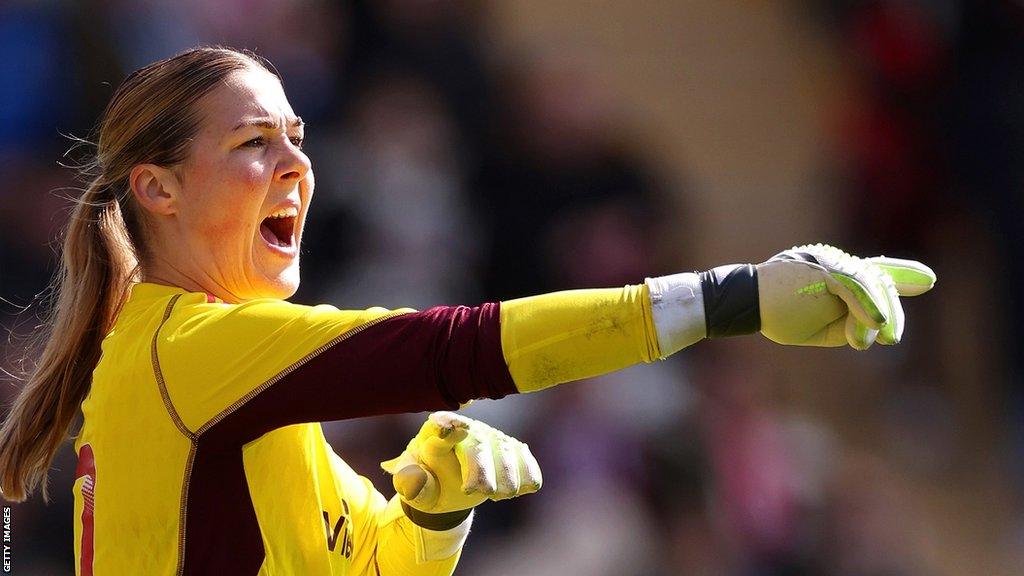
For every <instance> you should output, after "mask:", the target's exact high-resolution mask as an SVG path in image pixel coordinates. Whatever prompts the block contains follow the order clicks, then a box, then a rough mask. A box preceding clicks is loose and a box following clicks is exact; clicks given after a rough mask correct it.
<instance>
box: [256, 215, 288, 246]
mask: <svg viewBox="0 0 1024 576" xmlns="http://www.w3.org/2000/svg"><path fill="white" fill-rule="evenodd" d="M296 219H297V216H296V215H292V214H272V215H270V216H268V217H266V218H264V219H263V222H261V223H260V235H261V236H263V239H264V240H266V241H267V244H270V245H271V246H278V247H281V248H290V247H292V246H294V245H295V221H296Z"/></svg>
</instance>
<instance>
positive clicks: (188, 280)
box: [142, 257, 241, 303]
mask: <svg viewBox="0 0 1024 576" xmlns="http://www.w3.org/2000/svg"><path fill="white" fill-rule="evenodd" d="M142 281H143V282H150V283H153V284H162V285H164V286H175V287H178V288H183V289H185V290H188V291H189V292H205V293H207V294H212V295H214V296H216V297H217V298H220V299H221V300H223V301H225V302H230V303H238V302H241V299H240V298H238V297H237V296H235V295H234V294H233V293H231V291H230V290H227V289H225V288H224V287H223V286H221V285H220V284H219V283H218V282H216V281H214V280H213V279H212V278H210V277H209V276H208V275H206V274H192V273H189V272H187V271H184V270H181V269H179V268H178V267H176V266H175V265H174V263H173V262H170V261H168V260H166V259H163V258H159V257H157V258H154V259H153V262H151V263H148V264H147V265H146V266H144V267H143V269H142Z"/></svg>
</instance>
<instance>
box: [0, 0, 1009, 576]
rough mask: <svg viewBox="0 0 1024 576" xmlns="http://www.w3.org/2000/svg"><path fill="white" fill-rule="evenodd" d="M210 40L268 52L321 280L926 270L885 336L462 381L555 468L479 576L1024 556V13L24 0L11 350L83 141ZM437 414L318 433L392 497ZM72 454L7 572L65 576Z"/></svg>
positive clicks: (456, 295) (944, 565) (13, 20)
mask: <svg viewBox="0 0 1024 576" xmlns="http://www.w3.org/2000/svg"><path fill="white" fill-rule="evenodd" d="M201 43H219V44H225V45H230V46H235V47H245V48H250V49H254V50H256V51H258V52H259V53H260V54H262V55H264V56H266V57H268V58H269V59H270V60H271V61H272V62H273V63H274V64H275V65H276V66H277V68H278V69H279V70H280V72H281V74H282V75H283V77H284V82H285V88H286V91H287V93H288V95H289V98H290V100H291V103H292V105H293V107H294V108H295V110H296V111H297V112H298V113H299V114H301V115H302V117H303V118H304V119H305V120H306V122H307V123H308V129H307V132H306V135H307V140H306V141H307V143H308V145H307V151H308V153H309V156H310V157H311V158H312V159H313V163H314V166H315V170H316V173H317V192H316V201H315V203H314V205H313V210H312V211H311V213H310V216H309V222H308V225H307V230H308V231H307V236H306V239H305V242H304V244H303V249H302V259H303V284H302V288H301V291H300V293H299V294H298V295H297V296H296V297H295V299H294V300H295V301H298V302H303V303H320V302H326V303H331V304H335V305H337V306H339V307H343V308H362V307H366V306H370V305H382V306H386V307H401V306H413V307H421V308H422V307H428V306H430V305H433V304H442V303H445V304H457V303H466V304H475V303H479V302H482V301H486V300H495V299H504V298H510V297H516V296H523V295H529V294H534V293H538V292H542V291H548V290H555V289H562V288H575V287H599V286H618V285H624V284H627V283H638V282H641V281H642V280H643V278H644V277H645V276H653V275H658V274H666V273H671V272H677V271H685V270H695V269H706V268H709V267H712V266H714V265H718V264H722V263H729V262H759V261H762V260H764V259H767V258H768V257H770V256H771V255H772V254H774V253H775V252H777V251H779V250H782V249H785V248H788V247H790V246H792V245H794V244H800V243H806V242H817V241H821V242H830V243H835V244H837V245H839V246H842V247H844V248H846V249H848V250H850V251H853V252H855V253H861V254H878V253H884V254H886V255H889V256H902V257H913V258H918V259H921V260H923V261H925V262H927V263H929V264H930V265H931V266H932V267H933V268H934V269H935V270H936V272H937V273H938V276H939V279H940V280H939V284H938V288H937V289H936V290H935V291H934V292H933V293H930V294H928V295H927V296H924V297H921V298H918V299H914V300H908V301H906V302H905V305H906V308H907V313H908V317H909V319H910V321H909V324H908V328H907V330H906V334H905V337H904V342H903V343H902V344H901V345H900V346H898V347H896V348H886V349H883V348H881V347H875V348H872V349H871V350H870V351H868V352H861V353H858V352H854V351H852V350H845V349H836V350H825V349H800V348H784V347H779V346H775V345H772V344H771V343H770V342H767V341H766V340H764V339H763V338H759V337H749V338H740V339H733V340H719V341H712V342H704V343H701V344H699V345H697V346H694V347H693V348H692V349H689V350H686V351H684V352H682V353H680V354H678V355H677V356H676V357H673V358H671V359H670V360H668V361H665V362H661V363H658V364H655V365H650V366H641V367H636V368H633V369H629V370H626V371H623V372H621V373H617V374H614V375H611V376H608V377H604V378H600V379H595V380H592V381H585V382H580V383H574V384H569V385H565V386H562V387H559V388H558V389H554V390H550V391H547V392H544V393H542V394H536V395H532V396H524V397H514V398H508V399H505V400H502V401H500V402H478V403H476V404H474V405H473V406H472V407H470V409H469V410H468V412H469V414H470V415H473V416H475V417H478V418H482V419H485V420H486V421H488V422H490V423H492V424H494V425H495V426H498V427H499V428H502V429H504V430H505V431H507V432H509V433H511V434H513V435H516V436H519V437H520V438H523V439H525V440H526V441H527V442H529V443H530V445H531V446H532V447H533V449H534V451H535V453H536V454H537V456H538V458H539V460H540V462H541V465H542V467H543V469H544V472H545V486H544V489H543V490H542V491H541V492H540V493H539V494H537V495H535V496H530V497H528V498H522V499H518V500H516V501H513V502H510V503H501V504H486V505H484V506H483V507H481V509H480V510H479V511H478V515H477V520H476V523H475V527H474V531H473V534H472V536H471V538H470V540H469V543H468V545H467V547H466V550H465V553H464V556H463V560H462V563H461V564H460V568H459V569H458V573H459V574H464V575H467V576H500V575H507V574H533V575H539V576H545V575H552V576H554V575H558V576H603V575H609V576H611V575H616V576H674V575H691V574H692V575H723V576H748V575H749V576H760V575H839V576H916V575H928V576H930V575H940V576H941V575H986V576H988V575H997V576H998V575H1004V574H1007V575H1009V574H1024V350H1022V349H1021V348H1022V342H1024V339H1022V338H1021V337H1020V336H1019V335H1017V334H1016V333H1015V330H1016V327H1017V326H1022V325H1024V306H1022V299H1021V298H1020V297H1019V296H1018V294H1017V292H1019V290H1020V288H1019V287H1020V286H1022V285H1024V284H1022V283H1021V280H1022V279H1021V276H1022V270H1024V267H1022V266H1021V265H1020V264H1019V262H1020V261H1021V259H1022V249H1024V227H1022V226H1019V225H1018V224H1017V221H1018V220H1019V219H1021V218H1022V216H1024V207H1022V202H1021V200H1022V197H1024V196H1022V193H1024V3H1022V2H1020V0H873V1H872V0H863V1H856V0H776V1H768V2H749V1H741V0H640V1H633V2H625V1H622V0H618V1H613V0H587V1H582V0H577V1H572V2H570V1H565V2H551V1H545V0H493V1H486V0H477V1H455V0H380V1H376V2H364V1H352V2H330V1H327V0H274V1H271V0H219V1H217V2H207V1H205V0H109V1H96V0H79V1H72V0H64V1H61V0H28V1H16V0H7V1H5V2H3V3H0V54H2V55H3V57H2V58H0V78H2V79H3V82H2V83H0V181H2V182H3V186H2V189H0V222H2V223H3V225H2V226H0V297H2V298H3V299H4V301H5V302H4V304H3V309H2V315H0V325H2V329H3V335H4V337H3V339H2V342H0V347H2V352H3V354H4V360H3V367H4V368H5V369H6V370H8V371H10V372H13V373H17V372H18V370H21V369H23V368H24V367H25V364H24V360H26V359H25V358H24V355H25V353H24V345H25V337H26V335H27V334H29V333H31V331H32V329H33V327H34V326H35V325H36V324H37V323H38V319H37V318H38V313H39V309H38V306H39V303H38V301H37V298H36V295H37V294H38V293H40V292H41V291H42V290H43V289H44V287H45V286H46V284H47V282H48V280H49V278H50V275H51V274H52V272H53V270H54V265H55V263H56V261H57V260H56V258H57V251H58V246H59V244H58V243H56V242H55V239H56V238H58V235H59V231H60V228H61V226H62V224H63V223H64V221H65V219H66V216H67V214H68V206H69V200H68V198H69V197H74V195H75V193H76V189H75V187H76V186H80V183H78V182H76V180H75V174H74V171H73V170H70V169H68V168H64V167H62V166H61V165H60V163H61V162H62V161H66V158H64V156H63V155H64V153H65V151H66V150H67V149H68V148H69V147H71V144H72V142H71V140H69V139H68V138H66V137H65V135H74V136H79V137H86V138H87V137H89V136H90V135H91V129H92V127H93V124H94V122H95V121H96V119H97V117H98V115H99V113H100V111H101V110H102V107H103V105H104V104H105V103H106V101H107V100H108V99H109V97H110V95H111V93H112V91H113V88H114V87H115V86H116V85H117V84H118V82H119V81H120V80H121V79H122V78H123V77H124V76H125V75H126V74H127V73H128V72H130V71H131V70H133V69H135V68H137V67H139V66H141V65H144V64H146V63H148V62H151V61H153V60H156V59H160V58H164V57H167V56H170V55H172V54H174V53H176V52H177V51H179V50H181V49H184V48H187V47H190V46H193V45H196V44H201ZM27 360H28V361H29V364H28V365H29V366H30V365H31V364H30V362H31V358H28V359H27ZM18 386H19V385H18V382H17V381H16V380H13V379H12V378H10V377H7V378H5V380H4V382H3V383H0V395H2V396H3V398H2V399H3V402H4V405H7V404H8V403H9V402H10V399H11V398H12V397H13V395H14V394H15V393H16V391H17V390H18ZM422 417H423V416H422V415H411V416H408V417H402V418H374V419H365V420H358V421H352V422H344V423H332V424H326V425H325V429H326V431H327V433H328V437H329V439H330V440H331V442H332V444H333V445H334V446H335V448H336V450H337V451H338V452H339V453H340V454H341V455H342V456H343V457H344V458H345V459H346V460H347V461H348V462H349V463H350V464H352V465H353V467H355V468H356V469H357V470H358V471H360V472H361V473H363V474H366V475H367V476H368V477H370V478H371V479H372V480H373V481H374V482H375V483H376V484H377V486H378V488H379V489H380V490H381V491H382V492H384V493H385V494H386V495H390V494H392V493H393V490H392V489H391V487H390V481H389V479H388V478H387V477H386V476H385V475H384V474H383V473H382V472H381V471H380V469H379V467H378V465H377V463H378V462H379V461H380V460H382V459H385V458H390V457H391V456H393V455H395V454H397V453H398V452H399V451H400V450H401V449H402V447H403V446H404V444H405V443H406V441H407V439H408V438H409V437H410V436H411V434H413V433H414V432H415V430H416V429H417V428H418V426H419V424H420V422H421V421H422ZM74 468H75V455H74V454H73V451H72V450H71V448H70V445H68V447H67V448H66V449H65V450H64V451H63V452H62V453H61V454H60V456H59V457H58V458H57V461H56V463H55V467H54V469H53V470H52V472H51V492H52V502H51V503H50V504H49V505H44V504H43V503H42V501H41V498H40V497H39V496H38V495H37V496H36V497H34V498H33V499H32V500H31V501H30V502H28V503H25V504H19V505H15V506H14V510H13V520H14V530H15V532H14V561H15V564H14V573H17V574H27V575H44V574H47V575H48V574H69V573H72V570H73V563H72V550H73V548H72V522H73V518H72V508H71V506H72V498H71V485H72V481H73V479H72V473H73V471H74ZM141 553H145V552H144V551H140V554H141Z"/></svg>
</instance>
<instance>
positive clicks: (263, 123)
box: [231, 116, 306, 132]
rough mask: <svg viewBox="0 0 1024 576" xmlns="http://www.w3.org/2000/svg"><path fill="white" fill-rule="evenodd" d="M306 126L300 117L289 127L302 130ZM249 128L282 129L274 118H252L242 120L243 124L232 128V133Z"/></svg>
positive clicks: (289, 124) (290, 123) (293, 120)
mask: <svg viewBox="0 0 1024 576" xmlns="http://www.w3.org/2000/svg"><path fill="white" fill-rule="evenodd" d="M305 125H306V123H305V122H303V121H302V118H301V117H300V116H296V117H295V118H294V119H292V121H291V122H289V123H288V126H289V127H291V128H302V127H303V126H305ZM248 126H255V127H257V128H266V129H268V130H277V129H278V128H280V127H281V125H280V124H279V123H277V122H276V121H275V120H274V119H272V118H252V119H249V120H242V122H241V123H240V124H239V125H238V126H235V127H234V128H232V129H231V131H232V132H234V131H236V130H240V129H242V128H246V127H248Z"/></svg>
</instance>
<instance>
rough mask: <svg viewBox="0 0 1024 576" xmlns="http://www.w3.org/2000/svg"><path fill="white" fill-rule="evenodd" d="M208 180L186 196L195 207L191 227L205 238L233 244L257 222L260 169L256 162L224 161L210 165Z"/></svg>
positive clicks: (259, 204) (260, 197)
mask: <svg viewBox="0 0 1024 576" xmlns="http://www.w3.org/2000/svg"><path fill="white" fill-rule="evenodd" d="M206 174H207V178H206V180H205V181H206V182H207V183H208V184H207V185H205V186H197V187H196V193H195V194H193V195H191V197H190V198H188V200H189V202H190V204H193V205H194V206H196V207H198V208H199V210H198V213H197V214H196V218H195V220H194V224H195V229H196V231H197V232H199V233H200V235H201V236H203V240H205V241H213V242H217V243H218V244H221V245H223V244H235V245H237V242H232V240H238V241H240V240H245V239H247V237H248V236H251V235H252V234H253V233H254V232H255V230H256V227H257V225H258V223H257V222H256V219H257V218H258V217H259V213H260V209H261V207H262V204H263V199H264V198H263V197H264V194H263V193H262V192H261V190H262V189H263V188H264V186H263V170H262V167H261V166H260V165H259V164H255V163H248V164H234V165H232V164H228V165H222V166H217V167H211V169H210V170H209V171H207V172H206Z"/></svg>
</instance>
